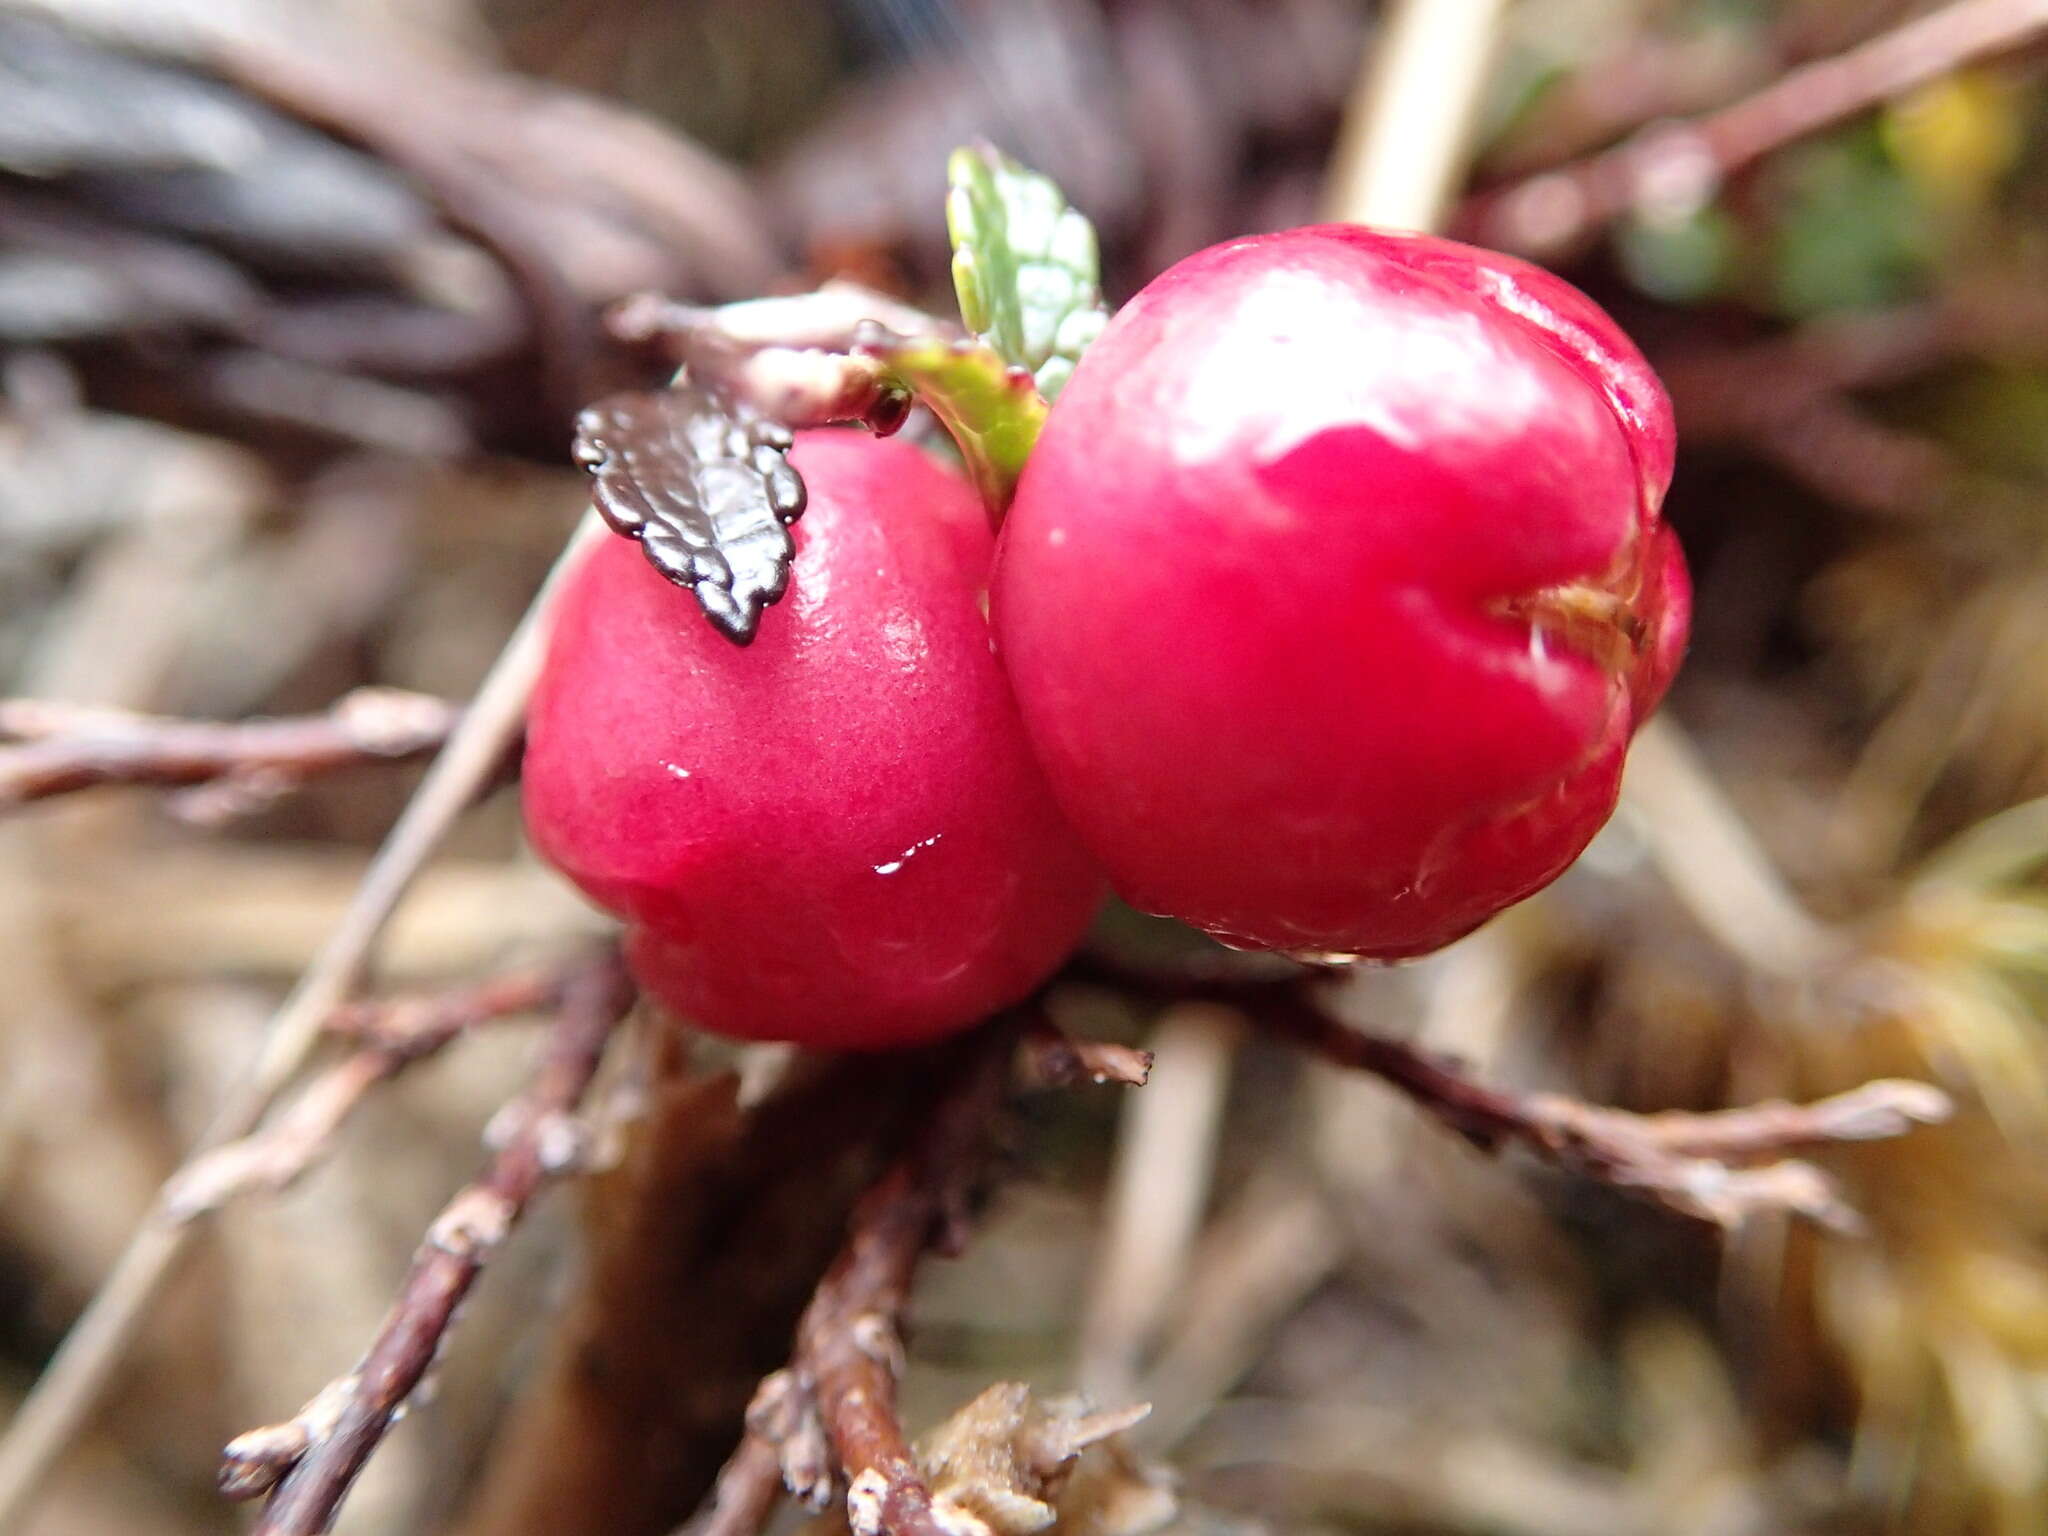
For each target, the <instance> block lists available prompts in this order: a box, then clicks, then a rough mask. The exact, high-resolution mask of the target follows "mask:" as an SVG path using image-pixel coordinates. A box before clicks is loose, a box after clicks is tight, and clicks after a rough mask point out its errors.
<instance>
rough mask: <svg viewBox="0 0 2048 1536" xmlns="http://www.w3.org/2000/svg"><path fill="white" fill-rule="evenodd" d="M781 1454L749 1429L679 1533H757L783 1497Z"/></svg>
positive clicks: (723, 1535) (706, 1535)
mask: <svg viewBox="0 0 2048 1536" xmlns="http://www.w3.org/2000/svg"><path fill="white" fill-rule="evenodd" d="M782 1461H783V1453H782V1451H781V1450H780V1449H778V1448H777V1446H776V1445H775V1443H774V1442H773V1441H771V1440H767V1439H764V1438H763V1437H762V1436H760V1435H756V1434H754V1433H752V1432H751V1431H749V1432H748V1433H747V1434H746V1435H744V1436H742V1437H741V1440H740V1444H739V1449H738V1450H736V1451H734V1452H733V1453H732V1459H731V1460H729V1461H727V1462H726V1464H725V1466H724V1467H723V1468H722V1469H721V1470H720V1472H719V1474H718V1483H717V1486H715V1487H714V1488H713V1489H712V1490H711V1497H710V1499H709V1500H708V1501H707V1502H706V1503H705V1505H704V1508H703V1510H702V1511H701V1512H700V1513H699V1514H698V1515H697V1516H696V1517H695V1518H694V1519H692V1520H691V1521H690V1523H689V1524H687V1525H685V1526H684V1527H683V1528H682V1530H681V1531H680V1532H679V1533H678V1536H756V1533H757V1532H759V1531H761V1530H763V1529H765V1528H766V1527H767V1524H768V1519H769V1516H771V1515H773V1514H774V1513H775V1506H776V1504H777V1503H778V1502H780V1500H781V1498H782V1491H783V1488H782V1479H783V1473H782Z"/></svg>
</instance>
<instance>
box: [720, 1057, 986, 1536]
mask: <svg viewBox="0 0 2048 1536" xmlns="http://www.w3.org/2000/svg"><path fill="white" fill-rule="evenodd" d="M1016 1043H1017V1033H1016V1030H1015V1028H1014V1026H1013V1025H1011V1024H1010V1023H1008V1022H1005V1021H997V1022H994V1023H991V1024H989V1025H987V1026H986V1027H984V1029H983V1030H982V1031H981V1032H980V1033H979V1034H978V1035H976V1036H975V1037H974V1038H973V1039H971V1040H970V1041H968V1042H966V1044H965V1045H964V1047H963V1054H962V1058H961V1060H960V1061H959V1063H958V1065H957V1067H956V1069H955V1073H954V1075H953V1077H952V1078H951V1080H950V1082H949V1083H948V1084H947V1085H946V1086H945V1088H944V1089H942V1090H941V1094H940V1097H939V1100H938V1102H937V1103H936V1104H934V1105H933V1106H932V1108H931V1109H930V1111H929V1118H928V1120H927V1123H926V1126H925V1129H924V1132H923V1134H922V1135H921V1136H920V1137H919V1139H918V1141H917V1144H916V1145H915V1146H914V1147H913V1148H912V1149H911V1151H910V1152H909V1153H908V1154H907V1155H906V1156H905V1157H903V1158H902V1159H901V1160H900V1161H899V1162H898V1163H896V1164H895V1166H894V1167H892V1168H891V1169H890V1170H889V1171H888V1172H887V1173H886V1174H884V1175H883V1176H882V1178H881V1180H880V1181H879V1182H878V1183H876V1185H875V1186H874V1187H873V1188H872V1189H870V1190H869V1191H868V1193H867V1194H866V1195H865V1196H863V1197H862V1199H861V1202H860V1204H859V1206H857V1207H856V1208H855V1210H854V1214H853V1219H852V1221H851V1223H850V1224H849V1232H848V1235H847V1241H846V1246H845V1247H844V1248H843V1249H842V1250H841V1251H840V1254H839V1257H838V1258H837V1259H836V1260H834V1262H833V1264H832V1267H831V1268H830V1269H829V1270H827V1271H826V1273H825V1277H824V1278H823V1279H822V1280H820V1281H819V1282H818V1288H817V1291H816V1292H815V1294H813V1296H812V1297H811V1302H810V1305H809V1306H808V1307H806V1308H805V1309H804V1314H803V1317H802V1319H801V1320H800V1321H799V1322H798V1324H797V1330H796V1344H795V1348H794V1350H793V1351H792V1356H791V1360H790V1363H789V1366H788V1368H787V1369H786V1370H782V1371H777V1372H776V1373H775V1374H774V1375H772V1376H770V1377H769V1378H768V1379H767V1380H766V1381H764V1382H763V1383H762V1384H761V1390H760V1392H758V1393H757V1394H756V1395H755V1399H754V1403H753V1406H752V1407H751V1408H749V1410H748V1413H747V1433H746V1436H745V1438H744V1439H743V1440H742V1441H741V1442H740V1446H739V1449H738V1450H737V1451H735V1452H734V1453H733V1456H732V1458H731V1460H729V1461H728V1462H727V1463H726V1466H725V1469H724V1471H722V1472H721V1473H720V1474H719V1478H718V1486H717V1488H716V1490H715V1491H714V1493H713V1495H712V1499H711V1502H710V1504H709V1505H708V1506H707V1507H706V1509H705V1511H704V1512H703V1513H702V1514H701V1515H700V1516H698V1518H697V1519H696V1520H695V1521H694V1522H692V1524H691V1525H690V1526H689V1527H688V1528H687V1529H688V1530H689V1531H690V1532H691V1533H692V1536H751V1533H753V1532H756V1531H758V1530H760V1529H761V1522H762V1520H763V1519H764V1518H765V1517H766V1515H767V1513H768V1512H769V1511H770V1510H771V1509H772V1507H773V1504H774V1500H775V1497H776V1490H777V1488H778V1486H779V1485H782V1484H787V1486H788V1487H789V1488H790V1489H791V1490H792V1491H794V1492H796V1493H797V1494H798V1495H799V1496H801V1497H804V1498H805V1499H806V1500H807V1501H809V1502H811V1503H813V1504H816V1505H820V1506H822V1504H823V1503H824V1501H825V1499H826V1498H827V1497H828V1496H829V1494H830V1491H831V1489H832V1487H833V1486H834V1485H835V1478H834V1476H833V1467H834V1466H836V1467H837V1468H838V1470H839V1471H840V1472H841V1473H843V1475H844V1476H845V1478H846V1479H847V1490H846V1513H847V1523H848V1525H849V1526H850V1527H851V1528H852V1531H853V1536H883V1533H887V1536H945V1533H944V1530H943V1528H942V1527H941V1526H940V1524H939V1523H938V1521H937V1519H936V1518H935V1517H934V1515H933V1513H932V1494H931V1489H930V1488H929V1487H928V1486H927V1485H926V1483H925V1480H924V1476H923V1474H922V1473H920V1472H919V1471H918V1469H917V1464H916V1462H915V1461H914V1460H912V1458H911V1452H910V1441H909V1438H908V1437H907V1436H906V1435H905V1434H904V1431H903V1426H902V1423H901V1421H900V1420H899V1419H898V1418H897V1415H896V1378H897V1375H898V1374H899V1372H900V1371H901V1370H902V1355H903V1345H902V1339H901V1327H902V1317H903V1310H904V1307H905V1305H906V1304H907V1303H908V1301H909V1299H910V1285H911V1281H912V1279H913V1277H914V1276H915V1274H916V1271H917V1263H918V1260H919V1259H920V1258H921V1257H922V1256H923V1254H924V1252H925V1250H926V1249H927V1248H929V1247H931V1246H933V1244H934V1243H940V1244H945V1243H946V1242H947V1240H948V1238H949V1237H950V1236H951V1234H952V1233H953V1232H954V1231H955V1230H957V1228H958V1226H959V1224H960V1222H961V1220H962V1212H963V1210H964V1207H965V1205H966V1201H967V1195H968V1190H969V1188H970V1186H971V1185H972V1184H973V1182H974V1180H975V1178H976V1176H977V1175H978V1173H979V1172H980V1169H981V1165H982V1158H981V1150H982V1144H983V1141H984V1138H985V1136H986V1134H987V1130H988V1123H989V1120H990V1119H991V1117H992V1116H993V1114H994V1113H995V1110H996V1108H997V1106H998V1105H999V1104H1000V1103H1001V1100H1002V1093H1003V1086H1004V1083H1005V1082H1006V1080H1007V1078H1008V1074H1009V1065H1010V1061H1011V1058H1012V1055H1013V1053H1014V1051H1015V1049H1016ZM821 1438H822V1441H823V1444H821V1443H820V1441H821ZM827 1450H829V1452H830V1461H829V1464H828V1463H827V1458H826V1456H825V1454H824V1452H826V1451H827Z"/></svg>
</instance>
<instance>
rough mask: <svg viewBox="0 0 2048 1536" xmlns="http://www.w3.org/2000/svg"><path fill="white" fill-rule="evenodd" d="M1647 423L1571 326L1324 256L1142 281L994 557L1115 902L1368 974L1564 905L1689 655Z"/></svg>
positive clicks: (1650, 417) (1053, 769)
mask: <svg viewBox="0 0 2048 1536" xmlns="http://www.w3.org/2000/svg"><path fill="white" fill-rule="evenodd" d="M1673 445H1674V433H1673V428H1672V420H1671V410H1670V406H1669V404H1668V402H1667V401H1666V399H1665V396H1664V392H1663V390H1662V389H1661V388H1660V387H1659V385H1658V383H1657V380H1656V377H1655V376H1654V375H1653V374H1652V373H1651V371H1650V369H1649V366H1648V365H1647V364H1646V363H1645V362H1644V361H1643V359H1642V357H1641V356H1640V355H1639V354H1638V353H1637V352H1636V350H1635V348H1634V347H1633V346H1631V345H1630V344H1629V342H1628V340H1627V338H1626V337H1624V336H1623V335H1622V334H1621V332H1620V331H1619V330H1618V329H1617V328H1616V327H1615V325H1614V323H1613V322H1612V321H1611V320H1610V319H1608V317H1607V316H1606V315H1605V314H1604V313H1602V312H1601V311H1600V309H1599V308H1598V307H1597V306H1595V305H1594V304H1593V303H1592V301H1591V300H1589V299H1587V298H1586V297H1585V296H1584V295H1583V294H1581V293H1579V292H1578V291H1577V290H1575V289H1573V288H1571V287H1570V286H1569V285H1567V284H1566V283H1564V282H1562V281H1560V280H1559V279H1557V278H1555V277H1553V276H1551V275H1549V274H1548V273H1545V272H1542V271H1540V270H1538V269H1537V268H1534V267H1531V266H1527V265H1525V264H1524V263H1522V262H1519V261H1515V260H1512V259H1510V258H1508V257H1505V256H1498V255H1495V254H1493V253H1491V252H1487V251H1480V250H1475V249H1472V248H1471V247H1468V246H1462V245H1456V244H1453V243H1451V242H1449V241H1444V240H1436V239H1430V238H1427V237H1423V236H1412V235H1393V234H1381V233H1376V232H1374V231H1370V230H1365V229H1360V228H1356V227H1351V226H1340V225H1333V226H1327V227H1322V228H1312V229H1298V230H1293V231H1291V232H1288V233H1285V234H1277V235H1268V236H1262V237H1258V238H1254V239H1247V240H1240V241H1234V242H1232V243H1229V244H1226V245H1220V246H1216V247H1214V248H1212V249H1210V250H1207V251H1203V252H1201V253H1199V254H1197V255H1195V256H1192V257H1189V258H1188V259H1187V260H1185V261H1183V262H1181V263H1179V264H1178V265H1177V266H1175V267H1173V268H1172V269H1171V270H1169V271H1167V272H1166V273H1165V274H1163V275H1162V276H1161V277H1159V278H1158V279H1157V280H1156V281H1154V282H1153V283H1152V284H1151V285H1150V286H1148V287H1147V288H1146V289H1145V290H1144V292H1142V293H1141V294H1139V295H1138V297H1137V298H1136V299H1134V300H1133V301H1132V302H1131V304H1130V305H1129V306H1128V307H1127V308H1125V309H1124V310H1123V311H1122V312H1121V313H1120V314H1118V315H1117V316H1116V318H1115V319H1114V320H1113V321H1111V322H1110V325H1109V327H1108V329H1107V330H1106V331H1105V332H1104V334H1103V336H1102V338H1101V339H1100V340H1099V341H1097V342H1096V343H1095V344H1094V345H1093V346H1092V347H1091V348H1090V349H1089V351H1088V352H1087V353H1086V355H1085V356H1084V357H1083V358H1082V360H1081V363H1080V365H1079V368H1078V369H1077V370H1076V372H1075V374H1074V376H1073V379H1072V381H1071V382H1070V383H1069V384H1068V385H1067V388H1066V390H1065V392H1064V393H1063V394H1062V395H1061V396H1060V399H1059V403H1058V404H1057V406H1055V407H1054V409H1053V411H1052V414H1051V417H1050V419H1049V420H1048V421H1047V423H1046V426H1045V430H1044V434H1043V436H1042V437H1041V438H1040V439H1039V442H1038V445H1037V447H1036V449H1035V450H1034V451H1033V454H1032V457H1031V460H1030V463H1029V465H1028V466H1027V468H1026V470H1025V472H1024V477H1023V481H1022V483H1021V485H1020V486H1019V489H1018V494H1017V498H1016V502H1015V504H1014V505H1013V507H1012V508H1011V510H1010V514H1009V520H1008V523H1007V524H1006V526H1005V528H1004V532H1003V537H1002V543H1001V547H1000V551H999V554H998V557H997V563H996V576H995V583H994V599H995V623H996V633H997V638H998V641H999V644H1000V649H1001V654H1002V657H1003V661H1004V664H1005V666H1006V667H1007V669H1008V671H1009V673H1010V678H1011V682H1012V684H1013V686H1014V687H1015V689H1016V693H1017V699H1018V703H1019V704H1020V706H1021V707H1022V709H1023V712H1024V720H1025V724H1026V726H1027V728H1028V729H1029V730H1030V733H1031V737H1032V741H1033V744H1034V745H1035V746H1036V748H1037V750H1038V753H1039V759H1040V761H1041V762H1042V763H1043V764H1044V765H1045V768H1046V771H1047V776H1048V777H1049V778H1050V779H1051V781H1052V785H1053V790H1054V792H1055V793H1056V794H1057V795H1058V796H1059V798H1060V801H1061V803H1062V804H1063V805H1064V806H1065V807H1066V809H1067V812H1068V814H1069V816H1070V817H1071V819H1072V820H1073V822H1074V824H1075V826H1076V827H1077V828H1078V829H1079V830H1080V832H1081V835H1082V838H1083V840H1084V841H1085V842H1086V843H1087V844H1088V845H1089V847H1090V848H1091V849H1092V850H1093V851H1094V852H1095V854H1096V855H1097V856H1098V857H1099V858H1100V859H1101V860H1102V862H1103V864H1104V865H1105V866H1106V867H1107V869H1108V871H1109V874H1110V878H1111V881H1112V883H1113V884H1114V885H1115V886H1116V888H1117V889H1118V891H1119V892H1121V893H1122V894H1123V895H1124V896H1125V897H1126V898H1127V899H1128V900H1130V901H1131V902H1132V903H1133V904H1134V905H1137V906H1139V907H1142V908H1144V909H1146V910H1148V911H1152V912H1157V913H1163V914H1167V915H1170V916H1174V917H1178V918H1182V919H1184V920H1186V921H1188V922H1191V923H1194V924H1195V925H1197V926H1198V927H1201V928H1204V929H1207V930H1208V931H1210V932H1211V933H1214V934H1216V935H1217V936H1218V937H1220V938H1223V939H1225V940H1227V941H1229V942H1232V943H1236V944H1241V945H1246V946H1251V947H1262V948H1281V949H1297V950H1319V951H1335V952H1340V953H1345V954H1357V955H1366V956H1372V957H1376V958H1383V959H1391V958H1397V957H1400V956H1405V955H1414V954H1420V953H1423V952H1426V951H1428V950H1432V949H1435V948H1437V947H1439V946H1441V945H1443V944H1446V943H1448V942H1450V941H1451V940H1452V939H1455V938H1457V937H1459V936H1460V935H1461V934H1463V933H1465V932H1467V931H1469V930H1470V929H1472V928H1474V927H1476V926H1477V925H1478V924H1480V923H1482V922H1484V921H1485V920H1486V919H1487V918H1489V917H1491V916H1492V915H1493V914H1494V913H1496V912H1498V911H1499V910H1500V909H1501V908H1503V907H1505V906H1507V905H1508V904H1510V903H1511V902H1514V901H1517V900H1519V899H1520V898H1522V897H1524V896H1527V895H1529V894H1530V893H1531V892H1533V891H1535V890H1537V889H1538V888H1540V887H1541V886H1543V885H1545V884H1546V883H1548V882H1549V881H1550V880H1552V879H1554V878H1555V877H1556V876H1557V875H1558V874H1559V873H1560V872H1561V871H1562V870H1563V869H1564V868H1565V866H1566V865H1567V864H1569V863H1570V862H1571V861H1572V859H1573V858H1574V857H1576V856H1577V855H1578V853H1579V851H1580V850H1581V849H1583V848H1584V847H1585V845H1586V843H1587V841H1588V840H1589V839H1590V838H1591V837H1592V836H1593V834H1594V832H1595V831H1597V830H1598V828H1599V827H1600V825H1601V823H1602V822H1604V821H1605V820H1606V819H1607V817H1608V815H1609V813H1610V812H1611V811H1612V810H1613V807H1614V801H1615V796H1616V793H1617V789H1618V785H1619V780H1620V774H1621V766H1622V758H1623V754H1624V752H1625V750H1626V747H1627V742H1628V738H1629V736H1630V734H1631V733H1632V732H1633V730H1634V729H1635V728H1636V726H1637V725H1638V724H1639V723H1640V722H1641V721H1642V719H1643V718H1644V717H1645V716H1646V715H1647V714H1648V713H1649V711H1650V710H1651V708H1653V707H1654V706H1655V704H1656V702H1657V699H1658V698H1659V697H1660V696H1661V694H1662V693H1663V691H1664V688H1665V685H1666V684H1667V683H1668V682H1669V681H1670V677H1671V673H1672V671H1673V669H1674V668H1675V667H1676V665H1677V662H1678V658H1679V655H1680V653H1681V651H1682V650H1683V648H1684V643H1685V631H1686V619H1687V610H1688V603H1689V595H1688V587H1687V582H1686V575H1685V565H1684V561H1683V558H1682V556H1681V555H1680V553H1679V551H1678V547H1677V543H1676V541H1675V540H1674V539H1673V538H1672V536H1671V534H1670V532H1669V530H1668V529H1667V528H1666V527H1665V526H1664V525H1663V524H1662V523H1661V522H1660V521H1659V518H1658V508H1659V505H1660V503H1661V502H1662V499H1663V495H1664V490H1665V487H1666V485H1667V484H1668V483H1669V481H1670V477H1671V463H1672V451H1673Z"/></svg>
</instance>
